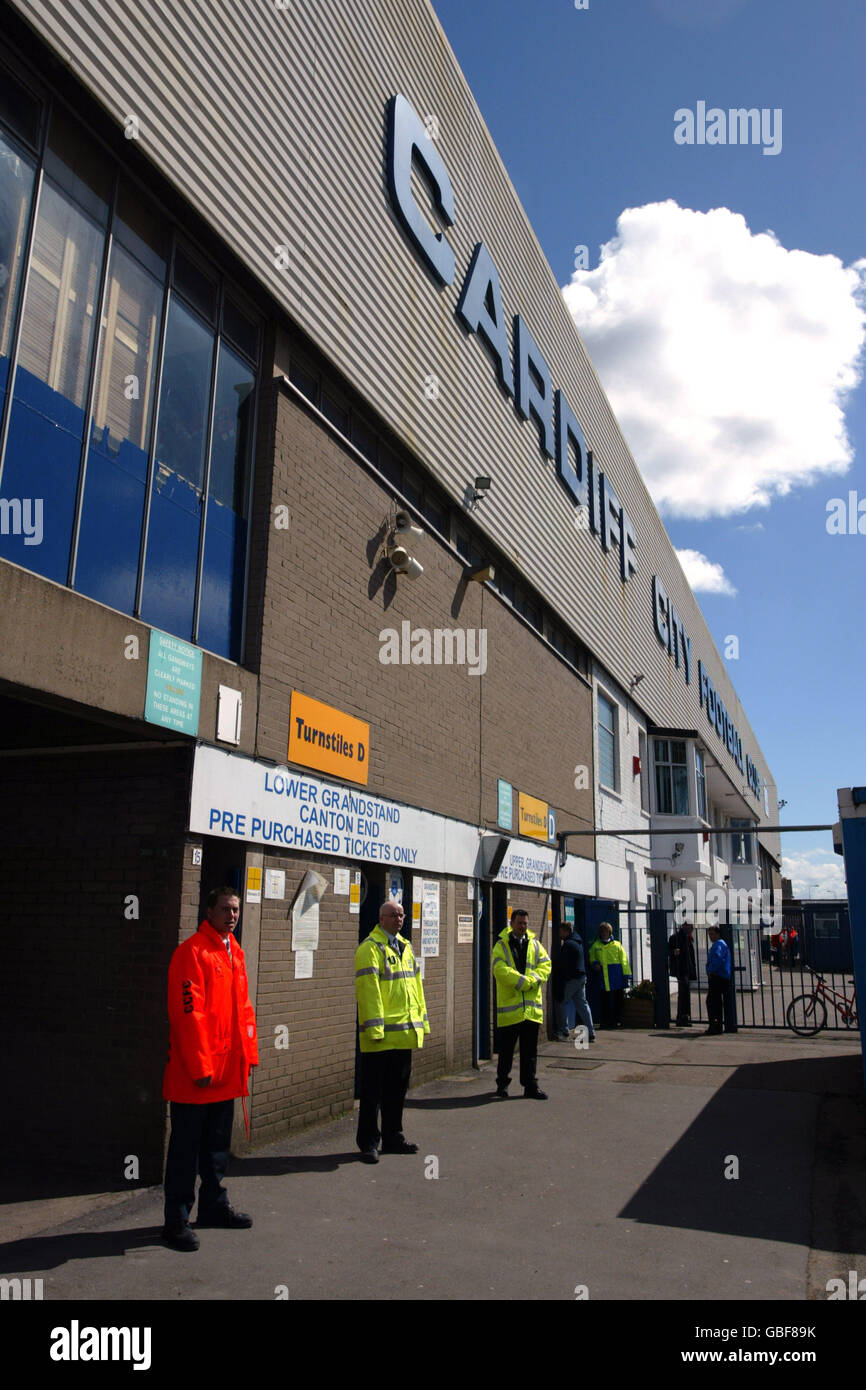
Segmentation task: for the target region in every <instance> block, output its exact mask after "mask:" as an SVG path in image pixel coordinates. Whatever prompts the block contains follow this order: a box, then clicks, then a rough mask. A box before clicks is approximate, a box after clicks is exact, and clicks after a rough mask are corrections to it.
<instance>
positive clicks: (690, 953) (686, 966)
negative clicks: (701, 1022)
mask: <svg viewBox="0 0 866 1390" xmlns="http://www.w3.org/2000/svg"><path fill="white" fill-rule="evenodd" d="M694 930H695V929H694V926H693V925H692V923H691V922H685V923H684V924H683V926H681V927H678V928H677V930H676V931H675V932H674V934H673V936H672V937H671V939H670V941H669V942H668V958H669V961H670V973H671V975H673V976H675V977H676V982H677V1017H676V1026H677V1028H689V1027H691V1022H692V1000H691V991H690V989H689V985H690V983H691V981H692V980H696V979H697V978H698V965H697V960H696V958H695V943H694V939H693V938H694Z"/></svg>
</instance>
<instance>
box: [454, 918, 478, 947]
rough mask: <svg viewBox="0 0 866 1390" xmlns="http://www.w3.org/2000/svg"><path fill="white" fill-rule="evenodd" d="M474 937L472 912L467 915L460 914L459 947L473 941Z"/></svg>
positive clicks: (458, 920) (458, 922)
mask: <svg viewBox="0 0 866 1390" xmlns="http://www.w3.org/2000/svg"><path fill="white" fill-rule="evenodd" d="M473 935H474V933H473V930H472V913H471V912H467V913H460V914H458V917H457V944H458V946H460V945H463V944H465V943H466V942H467V941H472V939H473Z"/></svg>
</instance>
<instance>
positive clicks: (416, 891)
mask: <svg viewBox="0 0 866 1390" xmlns="http://www.w3.org/2000/svg"><path fill="white" fill-rule="evenodd" d="M423 897H424V880H423V878H413V879H412V901H413V903H420V901H421V899H422V898H423Z"/></svg>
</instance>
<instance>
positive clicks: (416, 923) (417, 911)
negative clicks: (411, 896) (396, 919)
mask: <svg viewBox="0 0 866 1390" xmlns="http://www.w3.org/2000/svg"><path fill="white" fill-rule="evenodd" d="M420 929H421V904H420V903H413V904H412V930H413V931H420Z"/></svg>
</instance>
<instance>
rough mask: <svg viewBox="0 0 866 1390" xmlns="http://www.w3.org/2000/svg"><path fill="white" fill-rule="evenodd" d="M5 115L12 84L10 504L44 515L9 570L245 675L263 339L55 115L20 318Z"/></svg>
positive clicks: (18, 211)
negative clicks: (69, 590) (29, 574)
mask: <svg viewBox="0 0 866 1390" xmlns="http://www.w3.org/2000/svg"><path fill="white" fill-rule="evenodd" d="M7 98H8V92H7V89H6V85H5V79H4V78H3V77H2V74H0V406H2V405H3V397H4V390H5V391H8V394H9V396H10V397H11V399H10V400H8V401H7V403H6V409H7V411H8V429H7V442H6V449H5V454H4V457H3V459H2V461H0V462H2V487H3V492H4V493H6V494H11V495H13V496H15V495H18V496H20V497H22V498H33V497H35V498H38V497H43V498H46V499H47V498H50V506H48V505H46V508H45V529H44V536H43V537H42V540H41V543H40V544H39V545H38V546H35V547H34V548H32V549H31V548H30V547H29V546H28V547H27V548H26V549H25V548H22V547H24V546H25V545H26V543H27V540H28V536H27V535H21V536H19V535H9V536H2V537H0V555H3V556H5V557H6V558H8V559H10V560H12V561H14V562H15V563H17V564H21V565H22V566H24V568H26V569H29V570H32V571H35V572H36V573H38V574H43V575H45V577H46V578H49V579H52V580H55V581H56V582H58V583H62V584H66V583H71V584H73V585H74V587H75V588H76V589H77V590H78V591H79V592H81V593H84V594H87V595H89V596H90V597H92V598H95V599H98V600H99V601H100V602H102V603H106V604H108V605H110V606H111V607H113V608H117V609H119V610H121V611H123V612H127V613H132V614H135V616H139V615H140V616H141V617H143V618H144V620H145V621H146V622H151V623H153V624H154V625H155V626H158V627H161V628H163V629H165V630H166V631H168V632H170V633H172V634H173V635H174V636H177V637H180V638H182V639H184V640H185V641H193V642H201V643H202V644H203V645H206V646H208V647H210V648H211V650H213V651H215V652H217V653H218V654H219V655H221V656H226V657H229V658H230V659H232V660H238V659H239V658H240V655H241V652H240V641H241V628H242V609H243V585H244V575H245V570H246V553H247V497H248V493H249V470H250V460H251V456H252V442H253V417H254V410H255V397H256V371H257V367H258V353H259V323H258V321H257V320H256V318H255V317H254V316H253V315H251V314H250V313H249V312H247V311H246V310H245V309H244V308H243V307H242V302H241V297H240V296H239V295H238V294H236V293H235V292H234V291H233V290H232V289H231V288H230V287H229V286H227V284H226V283H225V281H224V279H223V278H222V277H221V276H220V275H219V274H218V273H217V271H216V270H215V268H214V267H212V266H211V265H210V264H209V263H208V262H207V260H206V259H205V258H204V257H202V256H200V255H199V254H198V253H197V252H195V251H194V250H193V249H187V248H185V247H184V246H183V245H182V244H180V242H179V241H178V239H177V238H176V237H174V236H173V235H172V233H171V229H170V227H169V225H168V223H167V222H166V220H165V219H164V218H163V216H162V215H161V213H160V212H159V210H158V208H157V207H156V205H155V204H154V202H153V200H152V199H150V198H148V196H147V194H143V193H142V192H140V191H139V190H138V188H137V187H134V186H133V184H132V183H131V182H130V181H128V180H127V178H126V177H125V175H123V174H122V173H121V172H120V170H119V168H117V167H116V166H115V165H114V164H113V162H112V161H111V159H110V158H109V157H108V156H106V154H105V152H104V151H103V150H102V149H101V147H100V146H99V145H98V144H97V143H96V142H95V141H93V139H92V138H91V137H90V135H89V134H88V133H87V132H86V131H85V130H84V128H83V127H82V126H80V125H79V124H78V123H77V121H75V120H74V119H73V118H72V117H70V116H69V115H68V114H66V113H65V111H64V110H63V108H62V107H61V106H60V105H59V104H58V105H57V106H56V107H55V109H54V113H53V115H52V119H51V125H50V129H49V132H48V140H47V144H46V150H45V157H44V168H43V181H42V188H41V192H40V197H39V207H38V213H37V216H36V221H35V225H34V226H33V232H32V243H31V246H32V249H31V253H30V263H29V266H28V267H27V276H26V280H27V289H26V293H25V295H24V298H23V303H21V304H20V309H19V307H18V301H19V300H20V298H21V295H20V286H21V284H22V282H23V280H24V278H25V277H24V264H23V257H24V248H25V246H26V243H27V229H28V221H29V220H30V219H31V217H32V213H31V206H32V199H33V188H34V186H35V172H36V168H37V161H36V160H35V159H31V158H29V157H28V156H26V155H25V154H24V152H23V147H21V148H19V146H18V144H17V141H16V138H15V136H14V135H13V134H12V133H11V132H9V133H7V132H6V131H5V130H4V129H3V126H2V122H3V121H5V120H6V119H7V118H8V116H9V111H10V102H9V100H8V99H7ZM11 109H12V110H13V112H14V111H15V110H17V111H18V112H19V115H20V120H25V121H26V120H29V121H30V125H31V126H33V124H34V118H33V115H32V112H31V113H29V114H28V109H27V105H26V103H19V104H18V105H17V106H16V104H15V103H14V102H13V103H12V106H11ZM20 120H19V124H20ZM13 125H14V121H13ZM36 125H37V126H38V120H37V121H36ZM109 231H110V233H111V242H110V248H111V249H110V253H109V255H108V256H106V245H107V244H108V235H109ZM169 267H171V271H169ZM11 362H14V363H15V366H14V371H11V372H10V363H11ZM7 376H8V380H7ZM145 535H146V537H147V544H146V550H145V553H144V557H143V559H144V564H143V567H142V537H143V536H145ZM29 539H32V536H31V537H29Z"/></svg>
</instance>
